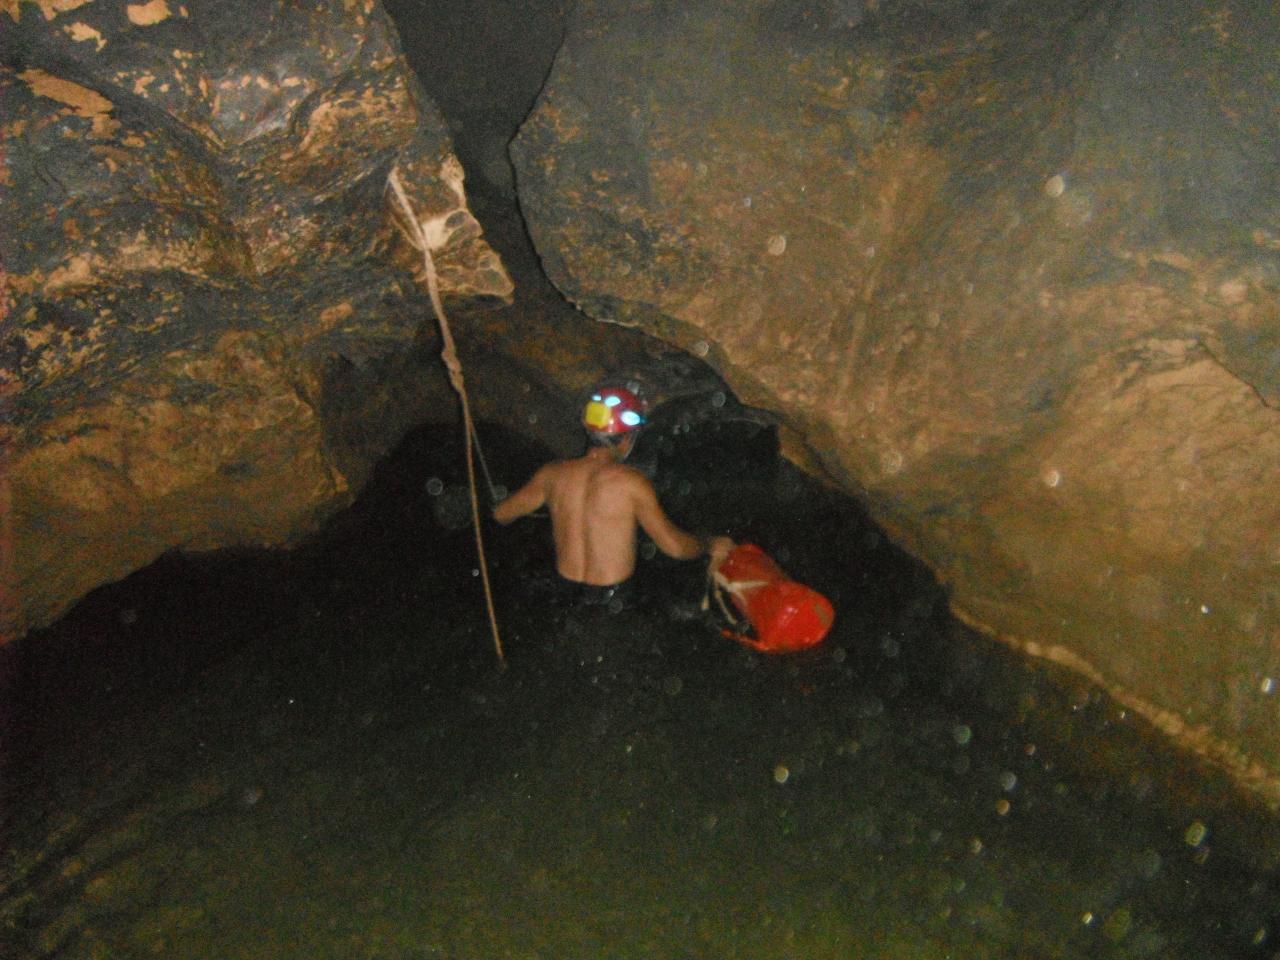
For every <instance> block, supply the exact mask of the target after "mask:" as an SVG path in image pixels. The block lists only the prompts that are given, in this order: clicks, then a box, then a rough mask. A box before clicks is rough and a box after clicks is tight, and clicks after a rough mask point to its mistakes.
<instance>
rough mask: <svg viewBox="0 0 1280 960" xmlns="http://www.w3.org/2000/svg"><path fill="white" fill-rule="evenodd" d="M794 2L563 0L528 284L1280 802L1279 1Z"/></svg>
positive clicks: (1017, 635)
mask: <svg viewBox="0 0 1280 960" xmlns="http://www.w3.org/2000/svg"><path fill="white" fill-rule="evenodd" d="M815 9H816V8H815V6H814V5H813V4H807V3H803V2H783V3H772V2H769V3H766V2H757V3H748V4H746V5H743V4H727V3H723V2H719V0H701V2H697V3H692V4H681V5H679V6H678V7H671V8H669V9H667V8H663V9H661V10H657V9H650V8H647V7H646V8H645V10H644V12H643V13H642V12H640V10H639V9H638V8H636V7H634V6H633V5H631V4H628V3H625V2H622V0H594V2H588V3H582V4H579V5H578V8H577V13H576V18H575V20H574V22H573V23H572V24H571V26H570V28H569V32H568V36H567V39H566V42H565V45H564V48H563V49H562V50H561V53H560V55H559V56H558V58H557V60H556V63H555V67H554V69H553V71H552V74H551V76H550V78H549V80H548V84H547V87H546V89H545V91H544V93H543V96H542V97H541V99H540V101H539V103H538V106H537V108H536V110H535V112H534V113H533V115H532V116H531V118H530V120H529V121H528V122H527V123H526V124H525V126H524V128H523V129H522V131H521V133H520V136H519V138H518V139H517V141H516V142H515V143H514V144H513V156H514V158H515V163H516V167H517V174H518V182H519V184H520V190H521V204H522V209H523V210H524V212H525V215H526V217H527V218H528V220H529V224H530V230H531V232H532V234H533V237H534V240H535V242H536V244H537V245H538V247H539V250H540V252H541V254H542V259H543V263H544V264H545V266H546V269H547V271H548V273H549V275H550V276H551V278H552V280H553V281H554V282H555V283H556V284H557V286H558V287H559V288H560V289H561V290H562V291H564V293H565V294H566V296H568V297H569V298H570V299H572V300H573V301H574V302H575V303H577V304H579V305H580V306H581V307H582V308H583V309H584V310H586V311H588V312H589V313H591V314H593V315H595V316H598V317H600V318H602V319H607V320H611V321H614V322H617V323H621V324H628V325H637V326H639V327H641V328H642V329H645V330H647V331H649V332H651V333H654V334H656V335H658V336H660V337H663V338H665V339H667V340H669V341H671V342H674V343H677V344H679V345H681V346H684V347H685V348H687V349H689V350H690V351H693V352H694V353H696V354H697V355H699V356H703V355H705V356H706V357H707V358H708V359H709V361H710V362H711V363H712V364H713V366H715V367H716V368H717V370H719V371H720V372H721V373H723V374H724V375H725V376H726V379H728V380H729V382H730V383H731V385H732V386H733V388H734V390H735V391H736V392H737V394H738V395H739V396H740V397H741V399H742V401H743V402H744V403H748V404H753V405H757V406H761V407H765V408H768V409H771V410H774V411H778V412H780V413H781V414H782V415H783V418H784V421H785V422H784V430H783V435H782V440H783V443H784V448H785V449H786V450H787V451H788V452H789V454H790V455H791V456H792V457H793V458H795V459H796V460H798V461H800V462H802V463H806V464H807V465H808V466H809V467H810V468H811V469H813V470H815V471H821V472H825V473H827V474H828V475H830V476H832V477H834V478H836V479H837V480H839V481H840V482H842V483H843V484H844V485H845V487H846V488H847V489H849V490H851V491H855V492H857V493H859V494H860V495H862V496H863V497H865V498H866V499H867V500H868V501H869V503H870V505H871V507H872V509H873V511H874V513H875V516H876V518H877V519H878V520H879V521H880V522H881V523H882V524H883V525H884V526H885V527H887V528H888V529H889V530H890V531H891V533H892V534H893V535H894V536H895V537H896V538H897V539H898V540H899V542H900V543H901V544H902V545H904V546H906V547H907V548H908V549H910V550H911V551H912V552H913V553H915V554H916V555H918V556H920V557H922V558H924V559H925V560H926V561H927V562H928V563H929V564H930V565H931V566H932V567H933V568H934V569H935V570H936V571H937V573H938V575H939V577H940V578H941V579H942V580H943V581H944V582H946V583H947V584H948V586H949V588H950V591H951V602H952V606H953V609H954V610H955V611H956V612H957V613H959V614H960V615H961V616H962V617H963V618H964V619H965V620H966V621H967V622H969V623H971V624H974V625H976V626H979V627H981V628H983V629H984V630H987V631H988V632H991V633H995V634H997V635H998V636H1000V637H1002V638H1004V639H1006V640H1007V641H1009V642H1010V643H1013V644H1015V645H1017V646H1018V647H1020V648H1021V649H1023V650H1025V651H1027V652H1029V653H1031V654H1033V655H1037V656H1045V657H1049V658H1051V659H1054V660H1055V661H1057V662H1059V663H1063V664H1066V665H1068V666H1070V667H1071V668H1072V669H1075V670H1077V671H1079V672H1081V673H1083V674H1084V675H1086V676H1087V677H1088V678H1089V679H1090V680H1091V681H1092V682H1095V683H1099V684H1102V685H1104V686H1107V687H1108V688H1109V689H1110V690H1111V692H1112V693H1113V694H1114V695H1115V696H1116V697H1117V698H1119V699H1120V700H1121V701H1122V702H1123V703H1124V704H1125V705H1126V706H1127V707H1130V708H1132V709H1133V710H1135V711H1136V712H1138V713H1141V714H1142V715H1143V716H1145V717H1146V718H1147V719H1149V720H1151V721H1153V722H1154V723H1156V724H1157V725H1159V726H1160V727H1161V728H1162V729H1163V730H1165V732H1166V733H1168V734H1170V735H1172V736H1174V737H1177V738H1178V739H1179V740H1180V741H1181V742H1182V743H1183V744H1185V745H1188V746H1190V747H1192V748H1194V749H1196V750H1198V751H1200V752H1202V753H1204V754H1205V755H1207V756H1211V757H1213V758H1214V759H1215V760H1216V761H1217V762H1219V763H1221V764H1223V765H1225V766H1226V767H1228V768H1229V769H1231V770H1232V771H1233V772H1234V774H1235V776H1236V777H1237V778H1238V780H1240V781H1241V782H1243V783H1247V784H1249V785H1251V786H1253V787H1255V788H1257V789H1259V790H1261V791H1262V792H1263V793H1264V795H1266V796H1268V797H1270V798H1271V799H1272V800H1273V801H1274V802H1276V803H1280V715H1278V714H1277V713H1276V712H1275V710H1274V709H1273V708H1272V707H1273V702H1272V701H1268V700H1267V697H1266V696H1265V695H1262V694H1260V693H1259V691H1260V690H1261V689H1263V688H1264V687H1265V686H1266V685H1267V683H1268V681H1267V680H1266V679H1265V678H1269V677H1273V676H1274V674H1275V669H1274V663H1275V662H1276V659H1277V657H1278V656H1280V648H1278V647H1277V643H1280V592H1277V586H1276V578H1275V565H1276V563H1277V560H1280V540H1278V539H1277V534H1276V531H1277V530H1280V498H1277V497H1276V496H1275V490H1274V487H1275V477H1276V476H1277V473H1278V470H1280V430H1277V426H1278V425H1280V421H1278V420H1277V416H1278V415H1280V414H1278V413H1277V410H1278V408H1280V327H1277V325H1276V322H1275V317H1276V316H1277V313H1278V311H1280V299H1278V294H1277V285H1276V283H1275V280H1274V277H1275V276H1276V269H1277V268H1276V264H1277V262H1278V261H1277V251H1280V240H1277V233H1276V230H1275V227H1274V224H1275V222H1276V220H1277V217H1278V216H1280V200H1277V197H1278V196H1280V194H1277V193H1276V191H1275V190H1274V189H1272V188H1271V187H1270V186H1268V185H1269V184H1273V183H1274V182H1275V180H1276V177H1277V176H1278V175H1280V172H1278V171H1280V165H1278V163H1277V159H1276V155H1275V151H1274V149H1272V146H1271V145H1272V144H1274V142H1275V141H1276V139H1277V136H1278V135H1280V130H1277V125H1276V116H1277V110H1276V106H1277V103H1280V86H1278V85H1277V81H1276V79H1275V76H1274V74H1273V73H1268V72H1267V68H1266V67H1265V66H1264V65H1265V64H1266V63H1268V62H1269V60H1268V58H1269V57H1270V53H1269V51H1271V50H1272V49H1273V48H1274V44H1275V42H1276V38H1277V37H1280V17H1278V16H1277V13H1276V11H1275V10H1274V9H1272V8H1264V7H1260V6H1258V5H1256V4H1248V3H1244V2H1228V3H1226V4H1219V3H1214V4H1210V3H1200V2H1197V3H1190V4H1183V3H1173V2H1169V0H1126V2H1124V3H1121V4H1116V5H1112V6H1110V7H1108V8H1106V9H1105V10H1103V9H1101V8H1097V7H1096V6H1092V5H1089V4H1086V3H1082V2H1081V3H1067V4H1064V5H1059V6H1058V7H1055V8H1053V9H1052V10H1049V9H1047V8H1037V9H1036V11H1034V12H1030V11H1028V12H1026V13H1025V14H1024V13H1021V12H1017V11H1014V10H1013V9H1012V8H1008V9H1005V10H1003V11H1002V12H999V13H997V12H994V11H991V10H987V11H984V12H979V11H977V9H976V8H971V7H957V6H954V5H941V4H929V3H895V4H879V5H868V6H867V8H866V10H865V11H863V10H860V11H859V16H858V17H857V18H856V22H849V23H847V24H844V25H842V24H841V23H833V22H832V21H830V20H829V19H828V18H824V17H821V16H817V15H816V14H815V13H814V11H815ZM1156 23H1158V24H1160V25H1161V26H1160V27H1159V28H1158V29H1152V28H1151V27H1150V25H1151V24H1156ZM1260 78H1261V79H1260ZM622 265H625V267H626V268H627V269H625V270H623V269H620V266H622Z"/></svg>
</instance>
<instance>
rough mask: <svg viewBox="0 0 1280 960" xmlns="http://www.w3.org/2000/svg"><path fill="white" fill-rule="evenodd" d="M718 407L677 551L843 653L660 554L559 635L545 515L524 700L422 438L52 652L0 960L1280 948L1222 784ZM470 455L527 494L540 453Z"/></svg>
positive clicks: (510, 631)
mask: <svg viewBox="0 0 1280 960" xmlns="http://www.w3.org/2000/svg"><path fill="white" fill-rule="evenodd" d="M718 400H719V398H713V401H712V402H717V401H718ZM703 402H704V401H703V400H691V401H688V402H687V405H686V409H684V410H677V411H675V414H674V415H673V416H670V417H668V418H666V419H662V418H656V419H657V420H658V424H657V425H655V428H654V430H653V431H651V435H650V436H649V437H647V438H646V444H647V446H646V447H644V448H642V449H640V450H638V451H637V454H636V455H637V457H638V458H639V460H640V462H641V463H642V465H643V466H644V467H645V468H646V469H648V470H651V471H653V473H654V476H655V482H656V485H657V486H658V489H659V491H660V495H661V497H662V499H663V501H664V503H666V504H667V506H668V508H669V510H670V511H671V513H672V514H673V516H674V517H675V518H676V519H677V520H678V522H680V523H681V524H684V525H686V526H687V527H689V528H691V529H695V530H726V531H728V532H730V533H732V534H733V535H734V536H735V537H738V538H740V539H752V540H755V541H756V542H758V543H760V544H761V545H762V546H764V547H765V548H766V549H767V550H768V551H769V552H770V553H771V554H772V555H774V556H775V557H776V558H777V559H779V560H780V561H781V562H782V563H783V564H784V565H785V566H786V567H787V569H788V571H789V572H790V573H792V575H793V576H795V577H797V578H798V579H801V580H804V581H806V582H808V583H810V584H812V585H813V586H815V587H817V588H819V589H821V590H823V591H824V592H826V593H827V594H828V595H829V596H830V597H831V598H832V599H833V600H834V601H835V603H836V607H837V610H838V620H837V623H836V626H835V628H834V630H833V633H832V635H831V637H830V638H829V639H828V641H827V642H826V643H825V644H823V645H822V646H821V647H820V648H818V649H817V650H815V651H811V652H809V653H806V654H803V655H798V656H791V657H767V656H764V655H761V654H757V653H755V652H753V651H750V650H748V649H746V648H745V647H743V646H740V645H738V644H736V643H735V642H733V641H732V640H729V639H726V638H725V637H723V636H721V635H719V634H718V633H716V632H715V631H714V630H713V629H711V628H710V627H709V625H708V624H707V623H705V622H704V621H703V619H702V618H701V616H700V614H699V612H698V605H697V603H696V601H697V599H698V597H699V595H700V576H699V572H698V569H697V565H696V564H692V563H685V564H682V563H677V562H674V561H668V560H665V559H664V558H662V557H661V556H660V555H658V556H653V551H652V549H646V550H644V551H643V553H644V554H645V555H646V556H647V557H648V559H646V560H645V561H644V563H643V564H642V574H641V575H642V580H643V595H644V597H645V603H644V604H643V605H642V606H641V608H640V609H638V610H636V611H635V612H632V613H626V614H622V615H610V614H608V613H604V612H600V611H598V610H597V611H595V612H583V611H566V610H564V609H563V608H559V607H555V606H553V605H551V604H549V603H548V598H547V596H546V594H545V592H544V591H543V586H544V585H545V583H546V582H547V580H548V576H549V572H550V569H551V566H550V564H551V556H550V550H549V544H548V537H547V533H548V530H547V527H546V520H545V519H538V518H530V519H527V520H524V521H521V522H519V523H517V524H515V525H513V526H512V527H509V528H493V527H490V528H489V529H488V531H487V533H488V544H489V552H490V556H491V562H492V568H493V574H494V583H495V591H496V594H497V598H498V609H499V616H500V618H501V623H502V627H503V633H504V640H505V643H506V645H507V652H508V658H509V667H508V668H507V669H506V670H499V669H498V668H497V666H496V662H495V658H494V655H493V651H492V649H491V647H490V641H489V635H488V624H487V621H486V618H485V615H484V609H483V599H482V592H481V589H480V583H479V579H478V578H477V577H476V575H475V571H476V563H475V559H474V550H473V546H472V539H471V537H472V534H471V531H470V528H469V526H468V519H469V518H468V513H469V510H468V501H467V496H466V488H465V482H464V477H465V473H464V470H463V465H462V459H461V451H460V446H459V444H458V442H457V440H456V438H455V439H451V436H452V435H453V434H455V433H456V431H454V430H452V429H448V430H442V429H441V428H424V429H423V430H420V431H417V432H415V433H414V434H412V435H411V436H409V437H408V438H407V439H406V441H405V442H404V443H403V444H402V446H401V447H400V449H399V450H398V451H397V452H396V453H395V454H394V455H393V456H392V457H391V458H389V459H388V460H387V461H386V462H384V463H383V464H382V465H381V466H380V467H379V469H378V471H377V472H376V475H375V477H374V480H373V481H372V482H371V484H370V486H369V488H368V489H367V490H366V492H365V493H364V495H363V496H362V497H361V499H360V500H359V501H358V502H357V503H356V505H355V506H354V507H353V508H351V509H350V510H348V511H347V512H345V513H344V514H342V515H340V516H338V517H337V518H335V519H334V520H333V521H332V522H331V523H330V524H329V525H328V526H327V528H326V530H325V531H324V533H323V535H322V536H320V537H319V538H317V540H316V541H315V542H313V543H312V544H310V545H308V546H306V547H304V548H301V549H299V550H296V551H294V552H292V553H288V554H283V553H280V554H264V555H240V556H235V557H227V556H223V557H205V558H195V557H193V558H183V557H177V556H175V557H170V558H166V560H164V561H162V562H161V563H159V564H157V565H156V566H155V567H153V568H151V569H149V570H147V571H142V572H140V573H139V574H137V575H135V576H134V577H133V578H130V580H128V581H125V582H124V583H121V584H117V585H115V586H112V587H108V588H104V589H102V590H99V591H97V592H95V594H93V595H92V596H91V597H89V598H87V599H86V600H85V601H84V602H82V603H81V605H80V606H79V607H77V608H76V610H75V611H73V612H72V614H71V615H70V616H68V617H67V618H66V619H65V620H64V621H63V622H62V623H60V624H59V625H57V626H56V627H54V628H52V629H50V630H48V631H44V632H42V634H40V635H39V636H36V637H32V638H28V639H29V641H32V642H29V643H26V644H24V648H25V649H26V654H25V659H24V660H23V661H22V662H23V663H24V665H25V667H24V669H25V674H24V676H25V683H24V684H23V686H22V688H21V692H22V693H23V695H24V696H25V697H26V701H25V702H26V704H27V707H28V710H27V711H26V713H25V714H24V717H25V720H26V725H25V727H24V736H25V743H26V744H27V748H26V749H19V750H17V751H16V752H15V753H14V755H13V756H11V757H10V761H9V764H8V766H7V768H6V774H5V778H4V790H5V793H4V801H5V818H4V828H5V837H6V852H5V861H4V863H5V874H4V881H3V888H2V893H0V948H2V949H0V953H2V954H3V955H4V956H6V957H14V958H35V957H55V956H56V957H59V958H89V957H102V956H110V957H140V956H164V957H171V958H185V957H190V958H208V957H226V958H231V957H273V958H284V957H298V958H302V957H306V958H319V957H333V958H346V957H370V958H427V957H433V958H434V957H439V958H477V957H530V958H532V957H543V958H583V960H587V958H591V960H597V958H601V957H617V958H624V957H625V958H629V957H635V958H641V957H646V958H647V957H661V958H666V957H670V958H686V957H705V958H723V957H760V958H778V957H805V958H827V957H831V958H835V957H841V958H847V957H878V958H879V957H884V958H890V957H895V958H896V957H901V958H913V960H918V958H939V960H940V958H943V957H966V958H974V957H983V958H1009V960H1014V958H1024V957H1029V956H1034V957H1061V958H1076V957H1079V958H1084V957H1114V958H1136V957H1159V958H1170V960H1172V958H1186V960H1193V958H1195V960H1202V958H1205V957H1215V958H1232V957H1255V958H1256V957H1272V956H1274V950H1275V947H1274V943H1273V940H1272V937H1273V930H1274V929H1275V927H1274V925H1275V919H1276V918H1275V908H1276V904H1277V902H1280V897H1278V896H1277V894H1278V893H1280V889H1278V888H1277V884H1276V879H1275V876H1274V872H1273V871H1269V870H1268V869H1267V868H1266V867H1265V866H1261V865H1256V864H1251V863H1249V862H1248V859H1247V857H1246V856H1245V851H1246V848H1248V847H1249V846H1250V845H1251V844H1254V843H1255V841H1256V839H1257V838H1256V837H1255V836H1253V835H1251V834H1250V830H1251V829H1252V828H1251V827H1250V821H1249V819H1248V818H1247V817H1246V816H1244V815H1243V814H1242V813H1241V812H1240V811H1239V810H1237V809H1236V808H1234V807H1233V806H1232V805H1231V804H1230V803H1227V802H1225V799H1224V798H1225V794H1224V795H1223V797H1219V798H1218V800H1217V801H1215V800H1214V799H1213V793H1212V789H1213V782H1212V779H1211V778H1210V779H1207V780H1204V781H1203V783H1204V785H1205V786H1206V788H1207V790H1206V791H1202V792H1200V793H1197V792H1196V790H1195V789H1191V788H1190V787H1188V784H1189V783H1190V782H1192V781H1198V778H1199V777H1201V776H1204V777H1208V776H1209V775H1208V774H1203V775H1202V774H1198V773H1197V774H1194V775H1193V774H1192V773H1191V772H1189V771H1188V770H1186V769H1185V768H1180V767H1179V766H1178V760H1177V758H1171V757H1166V756H1164V755H1163V754H1162V752H1161V749H1160V748H1159V747H1158V746H1157V744H1156V741H1153V740H1150V739H1148V738H1147V737H1146V736H1145V735H1144V733H1143V732H1142V730H1141V729H1140V728H1138V727H1137V726H1136V725H1135V724H1134V722H1133V721H1131V720H1127V719H1125V718H1124V715H1123V712H1122V711H1121V710H1119V709H1118V708H1117V707H1116V706H1115V705H1113V704H1110V703H1108V702H1107V701H1106V700H1105V699H1103V698H1100V697H1099V696H1098V695H1097V694H1096V693H1094V692H1090V691H1089V690H1088V689H1087V688H1084V687H1081V686H1078V685H1073V683H1072V682H1071V681H1070V680H1067V679H1064V678H1062V677H1057V676H1053V675H1051V674H1049V673H1048V672H1046V671H1045V670H1044V669H1043V668H1040V667H1036V666H1033V665H1030V664H1027V663H1025V662H1022V661H1020V660H1018V659H1017V658H1015V657H1013V656H1011V655H1009V654H1006V653H1004V652H1002V651H1001V650H1000V649H999V648H998V647H997V646H996V645H994V644H992V643H990V642H988V641H985V640H983V639H981V638H978V637H975V636H973V635H971V634H969V633H968V632H967V631H965V630H964V629H963V628H961V627H959V626H958V625H957V624H955V623H954V622H953V621H952V620H950V618H949V617H948V615H947V611H946V603H945V596H944V593H943V591H942V590H941V589H940V588H939V587H938V585H937V584H936V583H935V582H934V581H933V579H932V578H931V577H930V576H929V575H928V573H927V571H925V570H924V569H922V568H921V567H920V566H919V565H918V564H916V563H914V562H913V561H912V560H911V559H910V558H908V557H906V556H904V555H903V554H901V553H900V552H899V551H897V550H896V549H895V548H894V547H893V546H892V545H891V544H890V543H889V542H888V541H887V539H886V538H885V537H884V536H883V535H882V533H881V532H880V531H878V530H877V529H876V528H875V527H874V526H873V525H872V524H871V523H869V522H868V521H867V519H866V518H865V516H864V515H863V513H862V512H861V510H860V509H859V507H858V506H857V505H856V504H855V503H853V502H852V501H850V500H848V499H847V498H844V497H842V496H839V495H837V494H835V493H833V492H831V491H829V490H827V489H825V488H823V487H821V486H819V485H818V484H817V483H815V482H814V481H813V480H811V479H808V478H806V477H805V476H803V475H802V474H800V473H798V472H797V471H796V470H795V469H794V468H793V467H791V466H790V465H789V464H787V463H786V462H785V461H782V460H780V459H779V458H778V456H777V453H776V443H775V441H774V438H773V435H772V431H770V430H769V429H767V428H762V427H761V426H760V425H759V424H757V423H752V422H750V421H747V420H741V419H734V418H732V417H727V418H724V419H717V418H715V417H709V418H708V417H702V416H700V412H705V411H700V408H699V407H698V405H699V404H701V403H703ZM690 405H691V406H690ZM482 436H483V437H484V438H485V450H486V453H487V455H488V457H489V459H490V460H491V461H493V463H494V466H495V468H496V472H497V474H498V476H497V477H496V478H495V479H496V480H498V481H500V482H504V483H506V484H508V485H514V484H516V483H519V482H521V481H522V480H523V479H524V478H525V477H526V476H527V475H528V474H529V472H530V471H531V470H532V469H533V468H534V466H535V465H536V464H537V463H538V462H539V460H540V458H541V457H542V456H544V455H545V454H544V453H543V452H542V451H539V450H536V449H532V448H530V447H529V446H528V445H527V444H524V443H522V441H520V440H519V439H518V438H516V437H514V436H512V435H510V434H507V433H505V432H503V431H500V430H497V429H494V428H493V427H491V426H485V427H484V428H483V429H482ZM89 641H92V642H89ZM40 651H43V652H40ZM69 651H79V654H78V655H75V656H73V655H70V654H69ZM1206 797H1207V798H1208V799H1206Z"/></svg>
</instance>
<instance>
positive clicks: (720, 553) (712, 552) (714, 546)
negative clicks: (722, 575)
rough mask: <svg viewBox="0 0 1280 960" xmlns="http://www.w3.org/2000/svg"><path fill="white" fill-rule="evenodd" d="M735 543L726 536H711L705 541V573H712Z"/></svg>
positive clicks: (718, 567)
mask: <svg viewBox="0 0 1280 960" xmlns="http://www.w3.org/2000/svg"><path fill="white" fill-rule="evenodd" d="M736 546H737V544H736V543H734V542H733V541H732V540H730V539H729V538H728V537H712V538H711V539H710V540H709V541H707V556H708V557H709V558H710V559H708V560H707V573H708V575H713V574H714V573H715V572H716V571H717V570H718V569H720V564H722V563H724V561H725V558H726V557H728V556H729V553H730V552H731V551H732V550H733V548H734V547H736Z"/></svg>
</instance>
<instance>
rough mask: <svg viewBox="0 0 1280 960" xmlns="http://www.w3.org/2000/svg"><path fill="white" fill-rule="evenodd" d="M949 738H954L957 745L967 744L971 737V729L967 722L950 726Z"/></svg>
mask: <svg viewBox="0 0 1280 960" xmlns="http://www.w3.org/2000/svg"><path fill="white" fill-rule="evenodd" d="M951 738H952V739H953V740H955V742H956V745H957V746H961V747H964V746H968V744H969V741H970V740H972V739H973V730H971V729H970V728H969V725H968V724H967V723H961V724H958V725H957V726H955V727H952V728H951Z"/></svg>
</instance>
